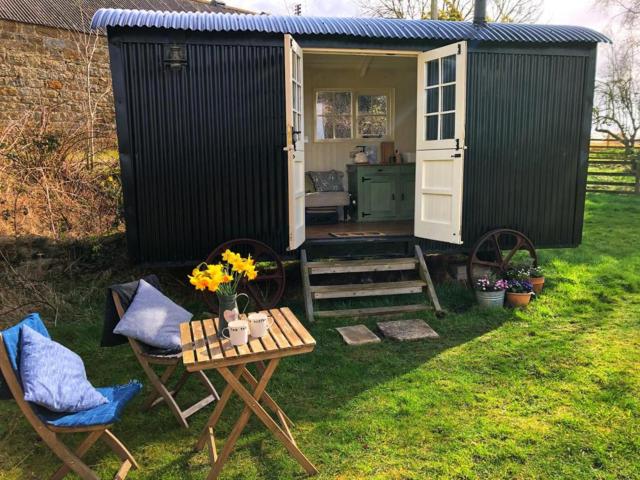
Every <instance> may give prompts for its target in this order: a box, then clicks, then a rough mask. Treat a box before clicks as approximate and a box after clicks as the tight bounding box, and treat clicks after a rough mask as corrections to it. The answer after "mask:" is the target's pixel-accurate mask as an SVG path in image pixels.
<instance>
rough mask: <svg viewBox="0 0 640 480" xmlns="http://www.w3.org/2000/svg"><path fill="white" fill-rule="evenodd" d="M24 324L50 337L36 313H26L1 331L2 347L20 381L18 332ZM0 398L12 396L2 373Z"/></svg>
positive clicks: (0, 377) (0, 376)
mask: <svg viewBox="0 0 640 480" xmlns="http://www.w3.org/2000/svg"><path fill="white" fill-rule="evenodd" d="M24 326H27V327H29V328H31V329H32V330H35V331H36V332H38V333H39V334H40V335H42V336H43V337H46V338H51V337H50V336H49V332H48V331H47V327H45V326H44V323H43V322H42V320H41V319H40V315H38V314H37V313H32V314H30V315H28V316H27V317H26V318H25V319H24V320H22V321H21V322H20V323H18V324H17V325H14V326H13V327H11V328H8V329H6V330H5V331H3V332H2V340H3V342H4V347H5V349H6V350H7V355H8V356H9V362H10V363H11V366H12V367H13V371H14V372H16V377H18V381H20V375H19V374H18V370H19V369H18V366H19V365H20V332H21V331H22V327H24ZM0 398H4V399H9V398H13V397H12V396H11V392H10V391H9V386H8V385H6V383H5V382H4V378H2V375H0Z"/></svg>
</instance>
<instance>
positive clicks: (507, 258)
mask: <svg viewBox="0 0 640 480" xmlns="http://www.w3.org/2000/svg"><path fill="white" fill-rule="evenodd" d="M520 251H524V252H526V253H528V254H529V258H530V262H531V264H532V265H533V266H534V267H535V266H538V254H537V253H536V249H535V247H534V246H533V243H532V242H531V240H529V238H528V237H527V236H526V235H525V234H524V233H521V232H518V231H517V230H511V229H509V228H497V229H495V230H491V231H490V232H487V233H485V234H484V235H483V236H482V237H480V238H479V239H478V241H477V242H476V243H475V245H474V246H473V248H472V249H471V252H470V253H469V260H468V262H467V279H468V280H467V281H468V282H469V286H470V287H471V288H473V284H474V281H475V279H476V278H478V277H480V276H481V275H483V274H484V272H486V270H487V268H488V269H490V270H492V271H493V272H495V273H497V274H503V273H505V272H506V271H507V270H509V268H510V267H512V265H513V264H512V262H513V261H514V260H515V258H514V257H515V256H516V254H517V253H518V252H520ZM475 272H478V273H475Z"/></svg>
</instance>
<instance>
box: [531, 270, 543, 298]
mask: <svg viewBox="0 0 640 480" xmlns="http://www.w3.org/2000/svg"><path fill="white" fill-rule="evenodd" d="M529 282H531V285H533V291H534V292H535V294H536V295H539V294H540V293H541V292H542V287H543V286H544V270H543V268H542V267H534V266H532V267H531V268H530V269H529Z"/></svg>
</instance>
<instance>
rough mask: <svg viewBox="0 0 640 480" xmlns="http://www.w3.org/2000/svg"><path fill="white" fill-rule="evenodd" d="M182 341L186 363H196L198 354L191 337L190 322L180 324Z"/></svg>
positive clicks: (183, 358)
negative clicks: (196, 354) (194, 349)
mask: <svg viewBox="0 0 640 480" xmlns="http://www.w3.org/2000/svg"><path fill="white" fill-rule="evenodd" d="M180 343H181V344H182V361H183V362H184V364H185V365H193V364H194V363H196V356H195V354H194V352H193V338H192V337H191V327H190V325H189V322H186V323H181V324H180Z"/></svg>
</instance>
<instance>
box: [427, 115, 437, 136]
mask: <svg viewBox="0 0 640 480" xmlns="http://www.w3.org/2000/svg"><path fill="white" fill-rule="evenodd" d="M426 124H427V129H426V130H427V131H426V132H425V139H426V140H438V115H430V116H428V117H427V121H426Z"/></svg>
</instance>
